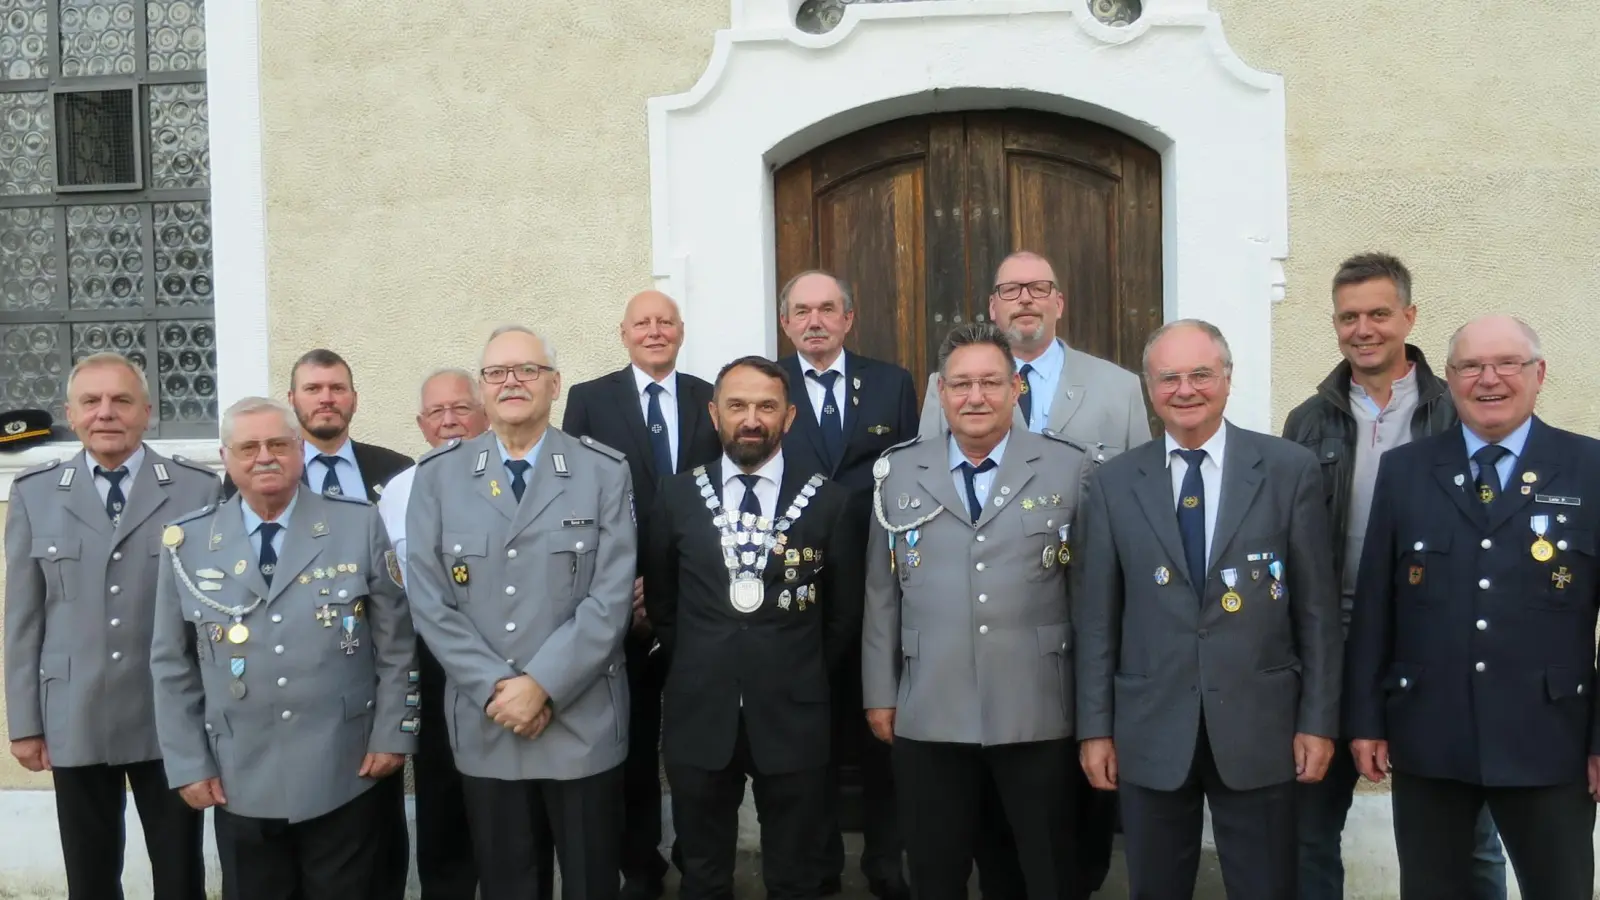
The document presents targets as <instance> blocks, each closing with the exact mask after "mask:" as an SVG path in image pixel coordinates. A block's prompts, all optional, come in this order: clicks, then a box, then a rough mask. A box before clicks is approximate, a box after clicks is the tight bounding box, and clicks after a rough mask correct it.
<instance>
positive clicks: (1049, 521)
mask: <svg viewBox="0 0 1600 900" xmlns="http://www.w3.org/2000/svg"><path fill="white" fill-rule="evenodd" d="M1055 524H1056V520H1055V519H1045V520H1044V525H1045V527H1046V528H1053V527H1055Z"/></svg>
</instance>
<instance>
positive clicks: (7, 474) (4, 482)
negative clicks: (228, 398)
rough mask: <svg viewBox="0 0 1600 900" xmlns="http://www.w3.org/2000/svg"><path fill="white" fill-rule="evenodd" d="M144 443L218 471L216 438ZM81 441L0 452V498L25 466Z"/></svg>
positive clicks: (65, 453)
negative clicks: (13, 451)
mask: <svg viewBox="0 0 1600 900" xmlns="http://www.w3.org/2000/svg"><path fill="white" fill-rule="evenodd" d="M145 446H147V447H149V448H150V449H151V450H154V451H155V452H157V453H159V454H161V455H162V456H166V457H172V456H182V457H185V458H187V459H192V460H194V461H195V462H198V463H204V464H205V465H207V466H210V467H211V469H212V470H213V471H216V472H218V473H221V471H222V460H221V458H220V457H218V455H217V451H218V448H219V446H220V445H219V444H218V442H217V439H216V438H182V439H177V440H165V441H161V440H157V441H146V442H145ZM82 449H83V445H82V444H80V443H78V442H77V441H58V442H55V443H50V444H39V445H36V446H33V447H29V448H28V449H26V450H18V451H17V452H15V453H0V502H4V498H7V497H10V496H11V481H12V479H14V478H16V477H17V475H19V474H21V472H22V471H23V470H24V469H29V468H32V467H34V466H37V465H38V464H40V463H43V462H49V461H50V460H52V459H60V460H65V459H68V458H70V457H72V456H73V455H74V454H76V453H77V452H78V451H79V450H82Z"/></svg>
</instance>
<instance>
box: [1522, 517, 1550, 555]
mask: <svg viewBox="0 0 1600 900" xmlns="http://www.w3.org/2000/svg"><path fill="white" fill-rule="evenodd" d="M1528 527H1530V528H1532V529H1533V534H1534V536H1535V537H1537V538H1538V540H1536V541H1534V542H1533V546H1532V547H1531V548H1529V552H1531V553H1532V554H1533V558H1534V559H1536V560H1538V561H1539V562H1549V561H1550V560H1551V559H1552V558H1553V557H1554V556H1555V555H1556V548H1555V547H1553V546H1551V545H1550V542H1549V541H1547V540H1545V536H1544V533H1545V532H1546V531H1549V530H1550V517H1549V516H1533V517H1532V518H1530V519H1529V520H1528Z"/></svg>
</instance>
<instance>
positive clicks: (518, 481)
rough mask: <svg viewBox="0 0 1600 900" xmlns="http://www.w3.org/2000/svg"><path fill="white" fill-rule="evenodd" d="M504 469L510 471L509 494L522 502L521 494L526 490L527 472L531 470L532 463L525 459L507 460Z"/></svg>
mask: <svg viewBox="0 0 1600 900" xmlns="http://www.w3.org/2000/svg"><path fill="white" fill-rule="evenodd" d="M506 468H507V469H509V470H511V494H512V496H514V497H516V498H517V502H518V503H521V502H522V492H523V491H525V490H527V489H528V480H527V475H528V470H529V469H531V468H533V463H531V462H528V461H527V460H525V459H508V460H506Z"/></svg>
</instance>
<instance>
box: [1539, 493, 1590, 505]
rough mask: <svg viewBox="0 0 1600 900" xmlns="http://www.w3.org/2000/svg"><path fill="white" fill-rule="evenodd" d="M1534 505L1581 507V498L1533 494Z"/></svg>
mask: <svg viewBox="0 0 1600 900" xmlns="http://www.w3.org/2000/svg"><path fill="white" fill-rule="evenodd" d="M1533 502H1535V503H1555V504H1559V505H1561V506H1582V505H1583V498H1582V497H1558V496H1556V495H1555V494H1534V495H1533Z"/></svg>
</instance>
